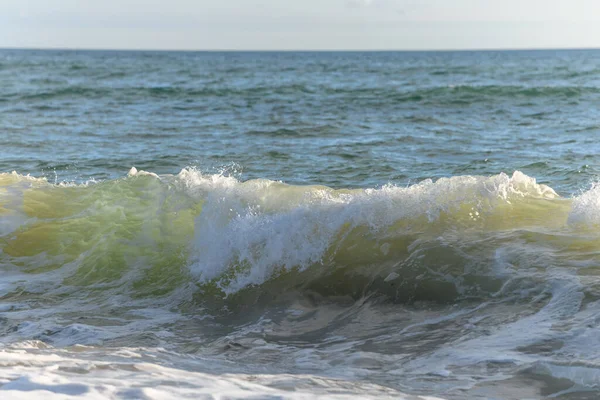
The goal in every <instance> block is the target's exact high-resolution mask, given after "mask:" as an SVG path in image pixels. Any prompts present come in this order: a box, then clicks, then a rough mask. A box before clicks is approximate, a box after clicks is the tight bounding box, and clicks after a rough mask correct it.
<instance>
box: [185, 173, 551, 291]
mask: <svg viewBox="0 0 600 400" xmlns="http://www.w3.org/2000/svg"><path fill="white" fill-rule="evenodd" d="M178 178H179V180H180V181H181V182H183V183H184V186H185V187H186V189H187V190H188V191H189V192H190V193H191V194H192V195H195V196H197V197H198V198H201V199H203V202H204V203H203V208H202V213H201V215H200V216H199V217H198V218H197V219H196V229H195V240H194V246H195V251H196V256H195V258H194V262H193V266H192V273H193V274H195V275H196V276H197V277H198V278H199V279H201V280H204V281H207V280H212V279H215V278H218V277H220V276H221V275H222V274H223V273H225V272H226V271H227V270H228V268H230V267H231V266H232V265H238V266H239V268H240V269H241V270H242V271H237V273H236V276H235V278H234V280H233V281H232V282H230V283H229V284H228V286H227V287H226V288H224V289H225V290H226V291H229V292H231V291H236V290H239V289H240V288H242V287H244V286H247V285H250V284H260V283H262V282H264V281H265V280H266V279H268V278H269V277H271V276H272V275H273V273H274V271H276V270H277V269H279V268H286V269H290V268H300V269H303V268H306V267H307V266H309V265H314V264H318V263H320V262H322V261H323V257H324V256H325V254H326V252H327V250H328V249H329V248H330V246H332V245H333V244H334V242H335V241H336V240H338V241H339V240H340V239H341V238H342V237H343V235H344V234H345V233H347V232H348V231H350V230H351V229H352V228H355V227H359V226H360V227H366V228H368V229H369V230H370V231H371V232H378V231H384V230H385V229H387V228H388V227H390V226H391V225H393V224H394V223H396V222H398V221H400V220H406V219H410V218H412V219H417V218H426V219H427V221H430V222H433V221H435V220H437V219H438V218H439V216H440V214H442V213H444V212H452V211H453V210H455V209H457V208H458V207H460V206H461V205H464V204H471V206H472V210H473V212H475V213H476V214H475V215H477V216H478V218H479V216H480V213H483V212H484V211H489V210H492V209H493V208H494V207H495V205H496V204H500V203H505V204H506V203H510V201H511V200H513V199H515V198H523V197H531V198H543V199H553V198H555V197H557V195H556V193H555V192H554V191H553V190H552V189H551V188H549V187H547V186H544V185H538V184H537V183H536V181H535V179H533V178H530V177H528V176H526V175H524V174H522V173H520V172H518V171H516V172H515V173H514V174H513V176H512V177H509V176H508V175H506V174H500V175H496V176H492V177H489V178H485V177H475V176H461V177H453V178H443V179H439V180H438V181H437V182H435V183H434V182H433V181H431V180H426V181H423V182H421V183H419V184H416V185H413V186H410V187H397V186H392V185H387V186H384V187H382V188H380V189H364V190H338V191H336V190H332V189H329V188H325V187H318V186H306V187H297V186H289V185H284V184H282V183H279V182H273V181H266V180H254V181H247V182H239V181H237V180H236V179H235V178H232V177H224V176H219V175H208V176H205V175H202V174H201V173H199V172H198V171H195V170H187V169H186V170H183V171H182V172H181V173H180V174H179V175H178ZM471 214H472V215H473V213H471ZM381 249H382V252H383V253H387V252H389V250H390V249H389V246H388V247H386V246H385V245H384V246H382V247H381Z"/></svg>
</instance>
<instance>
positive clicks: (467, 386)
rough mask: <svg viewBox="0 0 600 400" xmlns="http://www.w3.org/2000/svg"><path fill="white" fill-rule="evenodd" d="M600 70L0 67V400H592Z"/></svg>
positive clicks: (331, 65) (201, 55)
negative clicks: (42, 399) (41, 398)
mask: <svg viewBox="0 0 600 400" xmlns="http://www.w3.org/2000/svg"><path fill="white" fill-rule="evenodd" d="M598 134H600V50H560V51H559V50H545V51H472V52H347V53H346V52H141V51H140V52H134V51H131V52H130V51H63V50H54V51H41V50H9V49H5V50H0V271H1V275H0V276H1V278H0V398H2V399H29V398H35V397H43V398H45V399H70V398H76V399H171V398H173V399H182V398H189V399H269V400H274V399H315V398H318V399H340V400H341V399H406V400H418V399H419V400H425V399H429V400H431V399H446V400H454V399H457V400H458V399H468V400H475V399H542V398H554V399H562V400H566V399H569V400H575V399H578V400H579V399H597V398H599V397H600V346H599V345H600V185H599V184H598V182H599V181H598V177H600V141H599V140H598V137H597V136H596V135H598Z"/></svg>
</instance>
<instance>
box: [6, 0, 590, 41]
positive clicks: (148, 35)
mask: <svg viewBox="0 0 600 400" xmlns="http://www.w3.org/2000/svg"><path fill="white" fill-rule="evenodd" d="M0 47H25V48H83V49H167V50H437V49H440V50H449V49H506V48H508V49H512V48H565V47H566V48H572V47H577V48H582V47H600V1H599V0H420V1H417V0H0Z"/></svg>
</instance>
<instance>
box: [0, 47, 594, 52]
mask: <svg viewBox="0 0 600 400" xmlns="http://www.w3.org/2000/svg"><path fill="white" fill-rule="evenodd" d="M0 50H25V51H115V52H119V51H121V52H157V53H158V52H164V53H168V52H178V53H434V52H435V53H443V52H448V53H450V52H485V51H488V52H493V51H498V52H502V51H506V52H509V51H577V50H600V46H599V47H585V46H584V47H497V48H494V47H489V48H487V47H481V48H439V49H436V48H425V49H343V48H339V49H260V48H257V49H229V48H223V49H166V48H109V47H58V46H57V47H36V46H25V47H17V46H0Z"/></svg>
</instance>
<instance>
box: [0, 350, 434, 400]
mask: <svg viewBox="0 0 600 400" xmlns="http://www.w3.org/2000/svg"><path fill="white" fill-rule="evenodd" d="M125 350H126V349H119V350H116V351H115V352H112V353H111V352H109V351H101V350H99V349H93V348H88V349H85V348H81V349H79V350H78V351H77V352H72V351H67V350H52V349H49V350H45V351H44V352H43V353H39V350H37V351H34V350H31V349H30V347H25V348H24V349H22V350H16V349H14V348H13V349H3V350H0V397H1V398H2V399H10V400H12V399H30V398H34V397H42V398H45V399H57V400H58V399H61V400H64V399H85V400H88V399H93V400H99V399H112V398H144V399H156V400H158V399H217V398H227V399H232V400H233V399H247V398H278V399H293V400H311V399H315V398H317V399H332V400H334V399H335V400H342V399H347V400H351V399H399V400H402V399H407V400H408V399H413V400H435V398H433V397H420V396H409V395H406V394H403V393H401V392H398V391H396V390H393V389H390V388H387V387H383V386H378V385H375V384H368V383H360V382H355V381H345V380H339V379H331V378H327V377H324V376H316V375H302V374H298V375H289V374H275V375H273V374H251V375H250V374H244V373H222V372H218V370H219V367H218V365H219V362H218V361H214V360H212V361H211V360H202V359H195V360H192V362H193V363H194V365H195V368H193V367H191V366H190V365H188V366H187V367H188V368H185V369H178V368H174V367H165V366H162V365H160V364H157V363H150V362H148V361H146V360H147V355H153V357H154V358H156V359H160V357H164V354H162V353H161V352H160V351H158V352H157V351H154V350H145V349H138V350H134V351H129V352H128V351H125ZM140 352H142V353H146V356H145V357H140V355H139V353H140ZM86 353H90V354H86ZM90 356H92V357H90ZM194 369H196V370H198V369H200V370H202V369H204V370H214V371H215V372H214V373H208V372H197V371H194ZM289 388H292V389H293V390H290V389H289Z"/></svg>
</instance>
